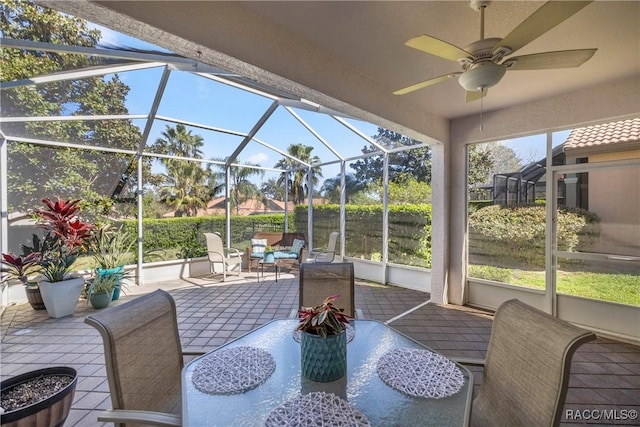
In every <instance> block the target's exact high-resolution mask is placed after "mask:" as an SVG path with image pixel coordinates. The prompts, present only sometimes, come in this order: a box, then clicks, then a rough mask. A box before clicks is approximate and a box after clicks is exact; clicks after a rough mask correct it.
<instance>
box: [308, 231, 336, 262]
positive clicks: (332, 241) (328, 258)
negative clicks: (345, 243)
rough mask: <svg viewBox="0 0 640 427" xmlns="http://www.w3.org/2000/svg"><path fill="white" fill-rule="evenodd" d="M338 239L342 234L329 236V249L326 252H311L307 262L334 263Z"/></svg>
mask: <svg viewBox="0 0 640 427" xmlns="http://www.w3.org/2000/svg"><path fill="white" fill-rule="evenodd" d="M338 237H340V233H339V232H337V231H334V232H332V233H331V234H329V242H328V243H327V248H326V249H324V250H317V251H311V252H309V256H307V259H306V262H333V260H334V258H335V256H336V245H337V244H338Z"/></svg>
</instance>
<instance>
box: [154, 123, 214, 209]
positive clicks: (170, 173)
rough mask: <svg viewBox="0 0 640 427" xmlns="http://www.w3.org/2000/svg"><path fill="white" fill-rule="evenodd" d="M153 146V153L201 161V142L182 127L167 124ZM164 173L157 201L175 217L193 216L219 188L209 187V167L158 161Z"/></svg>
mask: <svg viewBox="0 0 640 427" xmlns="http://www.w3.org/2000/svg"><path fill="white" fill-rule="evenodd" d="M161 135H162V137H160V138H158V139H157V140H156V142H155V144H154V149H155V150H156V152H159V153H162V154H169V155H171V156H176V157H188V158H193V159H201V158H202V154H203V153H202V150H201V148H202V147H203V146H204V139H203V138H202V137H201V136H200V135H195V134H192V133H191V131H190V130H187V129H186V128H185V127H184V126H183V125H177V126H176V127H175V128H173V127H171V126H169V125H167V127H166V129H165V130H164V131H163V132H162V134H161ZM160 162H161V163H162V164H163V165H164V167H165V169H166V173H164V174H163V177H164V182H163V184H162V185H161V186H160V192H159V195H160V200H161V201H162V202H163V203H166V204H167V205H168V206H171V207H172V208H174V209H175V211H176V212H175V216H196V215H197V214H198V209H200V208H204V207H206V206H207V202H208V201H209V200H210V199H211V197H213V195H214V194H215V193H216V192H217V191H218V190H219V189H220V187H219V186H218V185H215V184H212V181H215V179H212V178H213V176H212V173H211V170H210V168H205V167H202V165H201V164H200V163H199V162H195V161H188V160H183V159H173V158H164V157H162V158H160Z"/></svg>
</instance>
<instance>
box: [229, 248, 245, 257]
mask: <svg viewBox="0 0 640 427" xmlns="http://www.w3.org/2000/svg"><path fill="white" fill-rule="evenodd" d="M227 256H234V257H235V256H237V257H241V256H242V254H241V252H240V251H239V250H238V249H236V248H229V249H227Z"/></svg>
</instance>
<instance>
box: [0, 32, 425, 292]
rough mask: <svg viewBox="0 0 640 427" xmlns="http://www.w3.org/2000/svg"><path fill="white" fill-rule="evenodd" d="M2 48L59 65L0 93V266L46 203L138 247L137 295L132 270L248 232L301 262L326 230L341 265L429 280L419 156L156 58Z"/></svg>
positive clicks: (304, 106)
mask: <svg viewBox="0 0 640 427" xmlns="http://www.w3.org/2000/svg"><path fill="white" fill-rule="evenodd" d="M2 44H3V46H4V47H5V48H9V47H11V48H12V49H16V51H18V50H19V51H23V52H29V53H31V54H35V53H42V52H46V54H47V55H50V58H64V59H52V62H56V61H57V62H58V63H59V64H56V65H59V69H53V70H51V72H50V73H48V74H45V75H38V76H33V77H30V78H27V79H18V80H13V81H9V82H3V84H2V96H3V103H4V105H6V106H7V108H4V109H3V112H4V113H3V117H2V131H3V134H4V138H5V143H4V144H5V147H6V152H5V153H6V154H5V156H3V163H4V165H5V167H3V171H5V173H3V180H4V182H6V184H5V185H4V186H3V188H5V189H7V197H6V199H5V200H6V201H7V206H6V208H7V209H8V212H9V214H8V215H7V219H8V221H7V222H8V224H7V226H6V228H5V230H7V231H6V234H5V235H6V236H7V237H8V238H7V250H4V249H3V252H7V251H8V252H12V253H19V252H20V251H21V247H22V246H23V245H28V243H29V241H30V239H31V236H32V235H33V234H34V232H35V231H37V230H36V229H37V226H36V224H35V222H34V221H33V220H32V219H30V214H31V213H32V211H33V210H34V209H35V208H37V207H39V205H40V200H41V199H43V198H52V197H59V198H62V199H80V200H81V205H82V206H83V215H84V217H85V218H91V220H92V221H93V222H95V223H104V222H109V223H112V224H113V225H114V226H116V227H123V229H129V231H130V232H131V233H133V234H137V235H138V239H137V241H138V245H137V248H135V251H132V252H131V257H130V262H131V263H137V273H138V274H137V275H136V276H135V277H136V279H137V280H138V281H140V282H144V281H147V282H148V281H149V280H157V279H156V276H155V275H153V273H151V272H150V271H153V270H151V269H149V270H148V272H147V270H146V269H145V268H143V265H144V264H145V263H146V264H150V263H151V264H153V263H155V265H171V264H176V262H177V260H180V261H179V262H180V263H182V262H184V261H183V260H184V259H193V258H199V257H204V256H205V255H206V245H205V239H204V234H203V233H205V232H219V233H221V234H222V235H223V237H224V239H225V240H226V244H227V245H228V246H229V247H235V248H240V249H241V250H244V248H245V247H246V246H247V245H250V240H251V237H252V236H253V235H254V234H256V233H258V232H264V231H276V232H282V231H291V232H293V231H296V232H299V233H302V234H304V235H305V236H306V238H307V247H308V251H312V250H313V249H314V247H317V248H322V247H323V245H326V242H327V239H328V236H329V234H330V233H331V232H332V231H340V236H341V238H340V242H339V246H338V247H339V254H340V256H341V257H343V258H344V257H354V258H359V259H362V260H368V261H373V262H375V263H377V264H382V263H385V264H386V263H387V262H391V263H396V264H399V265H406V266H415V267H421V268H423V269H428V268H429V267H430V209H429V205H430V148H429V145H428V144H425V143H421V142H420V141H417V140H414V139H411V138H408V137H406V136H403V135H400V134H397V133H395V132H391V131H388V130H386V129H382V128H378V127H376V126H375V125H372V124H370V123H366V122H362V121H361V120H357V119H354V118H353V117H349V116H348V115H345V114H342V113H339V112H336V111H333V110H331V109H328V108H325V107H322V106H320V105H318V104H315V103H313V102H310V101H307V100H305V99H302V98H299V97H296V96H294V95H292V94H288V93H286V92H283V91H277V90H274V89H270V88H268V87H264V86H263V85H260V84H258V83H256V82H252V81H250V80H249V79H246V78H243V77H241V76H239V75H233V74H230V73H228V72H224V71H222V70H220V69H218V68H216V67H212V66H207V65H205V64H202V63H200V62H198V61H197V60H191V59H187V58H183V57H179V56H177V55H174V54H171V53H163V52H159V51H155V52H150V51H146V52H143V51H140V50H135V51H134V50H131V49H129V50H125V49H118V48H115V47H110V48H104V47H92V48H90V47H82V48H81V47H76V46H59V45H58V46H56V45H53V44H50V43H42V42H33V41H24V40H10V39H3V40H2ZM69 58H76V59H73V60H71V59H69ZM69 67H70V68H69ZM61 92H64V94H61ZM30 95H34V98H37V99H38V100H39V101H43V102H44V101H48V102H51V103H52V104H53V106H50V107H49V108H48V109H45V110H42V111H46V112H47V113H48V114H49V115H46V116H45V115H43V116H36V115H33V114H35V113H38V111H34V109H32V108H31V107H30V106H29V105H25V103H24V101H23V98H24V97H28V96H30ZM95 97H97V99H98V100H96V98H95ZM109 97H112V98H109ZM131 108H136V109H139V110H140V111H135V112H134V111H131V112H130V111H129V109H131ZM21 113H22V114H27V115H21ZM53 114H57V116H54V115H53ZM199 120H202V121H199ZM307 144H308V145H307ZM356 147H357V148H356ZM269 162H270V164H269ZM323 178H324V179H323ZM402 186H407V188H404V189H403V188H402ZM390 189H391V191H389V190H390ZM412 191H413V192H415V193H414V194H411V192H412ZM391 236H392V237H391ZM384 242H387V243H388V244H385V243H384ZM383 260H384V261H383ZM203 264H204V263H203ZM84 267H90V266H89V265H85V266H84ZM162 274H164V273H162ZM372 278H373V279H378V280H379V281H385V279H384V277H383V276H380V277H375V276H374V277H372ZM423 290H426V291H428V288H424V287H423Z"/></svg>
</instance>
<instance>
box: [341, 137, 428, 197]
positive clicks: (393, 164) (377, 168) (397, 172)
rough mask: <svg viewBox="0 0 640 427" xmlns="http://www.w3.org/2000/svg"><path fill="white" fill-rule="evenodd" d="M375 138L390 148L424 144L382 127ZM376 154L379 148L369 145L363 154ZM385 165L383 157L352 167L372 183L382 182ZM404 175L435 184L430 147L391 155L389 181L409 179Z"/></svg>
mask: <svg viewBox="0 0 640 427" xmlns="http://www.w3.org/2000/svg"><path fill="white" fill-rule="evenodd" d="M373 139H374V140H375V141H376V142H378V143H379V144H381V145H382V146H384V147H385V148H388V149H391V148H396V147H403V146H410V145H416V144H420V141H417V140H415V139H411V138H409V137H407V136H405V135H402V134H400V133H397V132H393V131H391V130H388V129H385V128H381V127H379V128H378V134H377V135H374V136H373ZM374 151H378V149H377V148H376V147H374V146H373V145H370V146H368V147H366V146H365V147H364V148H363V149H362V153H363V154H368V153H372V152H374ZM383 166H384V159H383V157H382V156H371V157H365V158H363V159H360V160H358V161H356V162H354V163H353V164H352V165H351V168H352V169H353V170H354V171H355V176H356V178H357V179H358V180H359V181H361V182H364V183H366V184H370V183H373V182H376V181H380V180H381V179H382V170H383ZM404 175H410V176H413V177H414V178H415V179H416V180H418V181H421V182H426V183H430V182H431V149H430V148H429V147H420V148H413V149H410V150H406V151H398V152H394V153H391V154H389V181H392V182H401V181H402V180H403V179H406V177H403V176H404Z"/></svg>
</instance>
